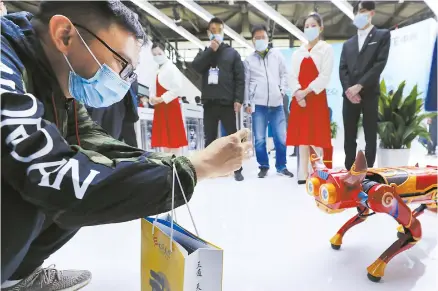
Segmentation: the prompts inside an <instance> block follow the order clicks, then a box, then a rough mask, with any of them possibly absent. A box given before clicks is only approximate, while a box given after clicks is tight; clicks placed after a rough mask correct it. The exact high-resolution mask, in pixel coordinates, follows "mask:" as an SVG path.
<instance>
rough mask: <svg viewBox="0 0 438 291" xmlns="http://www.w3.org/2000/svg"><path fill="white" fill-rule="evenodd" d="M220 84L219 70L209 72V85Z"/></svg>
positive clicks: (211, 69) (212, 69)
mask: <svg viewBox="0 0 438 291" xmlns="http://www.w3.org/2000/svg"><path fill="white" fill-rule="evenodd" d="M217 84H219V68H217V67H216V68H210V70H208V85H217Z"/></svg>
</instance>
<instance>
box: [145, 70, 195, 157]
mask: <svg viewBox="0 0 438 291" xmlns="http://www.w3.org/2000/svg"><path fill="white" fill-rule="evenodd" d="M156 83H157V93H156V96H157V97H158V96H162V95H163V94H164V93H166V92H167V90H166V89H165V88H163V86H161V85H160V83H159V82H158V76H157V80H156ZM186 145H188V142H187V134H186V129H185V127H184V121H183V118H182V113H181V106H180V104H179V100H178V98H175V99H174V100H173V101H171V102H170V103H168V104H166V103H164V102H161V103H159V104H156V105H155V106H154V120H153V122H152V140H151V146H152V147H165V148H171V149H176V148H180V147H184V146H186Z"/></svg>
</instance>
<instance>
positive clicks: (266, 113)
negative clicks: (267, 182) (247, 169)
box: [252, 105, 286, 171]
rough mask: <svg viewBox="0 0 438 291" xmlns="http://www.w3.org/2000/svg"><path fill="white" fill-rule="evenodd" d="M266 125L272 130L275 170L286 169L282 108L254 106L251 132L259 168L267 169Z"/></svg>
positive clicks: (284, 126)
mask: <svg viewBox="0 0 438 291" xmlns="http://www.w3.org/2000/svg"><path fill="white" fill-rule="evenodd" d="M268 123H269V124H270V125H271V128H272V137H273V138H274V145H275V151H276V152H275V159H276V162H275V168H276V169H277V171H282V170H284V169H286V118H285V116H284V108H283V106H278V107H268V106H262V105H256V106H255V112H253V114H252V130H253V134H254V139H255V151H256V156H257V162H258V163H259V165H260V168H266V169H269V157H268V152H267V150H266V130H267V128H268Z"/></svg>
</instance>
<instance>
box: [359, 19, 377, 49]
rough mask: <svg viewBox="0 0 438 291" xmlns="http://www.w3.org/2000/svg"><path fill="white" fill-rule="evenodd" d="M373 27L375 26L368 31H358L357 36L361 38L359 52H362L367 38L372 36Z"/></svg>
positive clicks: (371, 26)
mask: <svg viewBox="0 0 438 291" xmlns="http://www.w3.org/2000/svg"><path fill="white" fill-rule="evenodd" d="M373 27H374V25H370V26H369V27H368V28H367V29H362V30H360V29H358V30H357V36H358V38H359V51H361V50H362V47H363V44H364V43H365V40H366V39H367V36H368V34H370V32H371V29H373Z"/></svg>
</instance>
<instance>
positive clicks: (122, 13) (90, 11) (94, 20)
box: [35, 0, 147, 43]
mask: <svg viewBox="0 0 438 291" xmlns="http://www.w3.org/2000/svg"><path fill="white" fill-rule="evenodd" d="M57 14H60V15H64V16H65V17H68V18H69V19H70V20H71V22H73V23H77V24H79V25H82V26H84V27H87V28H88V29H90V30H92V31H93V30H94V31H95V29H96V28H108V27H109V26H110V25H111V24H113V23H117V24H119V25H121V26H123V27H124V28H125V29H127V30H128V31H129V32H130V33H132V34H133V35H134V36H135V37H136V38H137V39H138V40H141V41H142V42H143V43H145V42H146V41H147V38H146V33H145V31H144V29H143V27H142V25H141V24H140V22H139V20H138V15H137V13H135V12H133V11H132V10H131V9H129V8H128V7H126V6H125V4H123V3H122V1H119V0H107V1H42V2H41V3H40V5H39V9H38V12H37V13H36V15H35V18H36V19H37V20H38V21H39V22H40V23H42V24H48V23H49V21H50V19H51V18H52V17H53V16H54V15H57Z"/></svg>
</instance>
